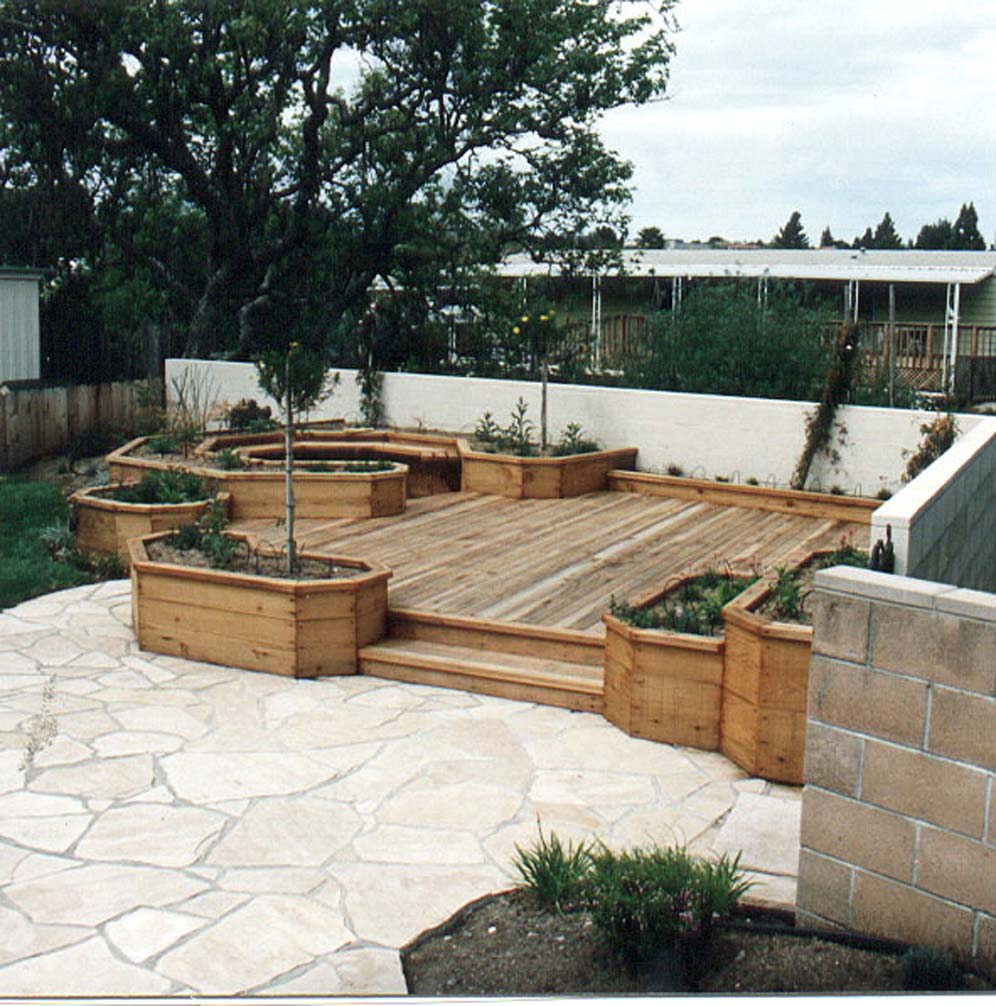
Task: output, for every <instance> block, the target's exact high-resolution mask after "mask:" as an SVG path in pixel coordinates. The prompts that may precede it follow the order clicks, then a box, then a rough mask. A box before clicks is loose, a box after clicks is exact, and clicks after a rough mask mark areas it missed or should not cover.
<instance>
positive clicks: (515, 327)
mask: <svg viewBox="0 0 996 1006" xmlns="http://www.w3.org/2000/svg"><path fill="white" fill-rule="evenodd" d="M518 334H519V326H518V325H513V326H512V335H518Z"/></svg>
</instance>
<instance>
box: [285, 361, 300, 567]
mask: <svg viewBox="0 0 996 1006" xmlns="http://www.w3.org/2000/svg"><path fill="white" fill-rule="evenodd" d="M292 393H293V392H292V389H291V364H290V353H288V354H287V413H286V422H285V424H284V485H285V487H286V490H287V493H286V496H287V499H286V510H287V512H286V523H287V575H288V576H293V575H294V570H295V567H296V566H297V554H296V552H297V545H296V543H295V541H294V407H293V404H292V402H293V398H292V397H291V396H292Z"/></svg>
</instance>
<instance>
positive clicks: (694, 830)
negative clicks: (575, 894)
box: [609, 799, 733, 848]
mask: <svg viewBox="0 0 996 1006" xmlns="http://www.w3.org/2000/svg"><path fill="white" fill-rule="evenodd" d="M732 803H733V801H732V799H731V800H730V802H729V803H728V804H727V805H726V806H727V808H729V807H730V806H732ZM713 820H714V819H713V818H707V817H697V816H695V815H694V814H688V813H685V812H684V811H683V810H682V809H680V808H673V807H647V808H637V809H636V810H634V811H632V812H631V813H629V814H627V815H626V816H625V817H623V818H622V819H621V820H619V821H617V822H616V823H615V824H614V825H613V827H612V831H611V833H610V835H611V841H610V843H609V844H611V845H613V846H614V847H616V848H622V847H624V846H633V845H641V846H647V845H651V844H653V843H657V844H659V845H668V846H682V845H691V843H692V842H694V841H695V840H696V839H697V838H698V837H699V836H700V835H702V834H703V833H704V832H705V831H706V830H707V829H708V828H709V827H710V825H711V824H712V822H713Z"/></svg>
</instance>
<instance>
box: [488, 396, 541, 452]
mask: <svg viewBox="0 0 996 1006" xmlns="http://www.w3.org/2000/svg"><path fill="white" fill-rule="evenodd" d="M528 409H529V406H528V405H527V404H526V400H525V399H524V398H520V399H519V400H518V401H517V402H516V403H515V408H514V409H513V410H512V415H511V418H510V419H509V423H508V426H504V427H502V429H501V431H500V432H499V434H498V438H497V441H496V443H497V446H498V448H499V450H502V451H507V452H509V453H510V454H516V455H518V456H519V457H521V458H531V457H534V456H535V455H536V453H537V448H536V442H535V441H534V440H533V431H534V430H535V428H536V427H535V426H534V424H533V421H532V420H531V419H529V418H527V416H526V412H527V411H528Z"/></svg>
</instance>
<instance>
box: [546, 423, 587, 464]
mask: <svg viewBox="0 0 996 1006" xmlns="http://www.w3.org/2000/svg"><path fill="white" fill-rule="evenodd" d="M597 450H598V444H597V443H596V442H595V441H594V440H592V439H591V438H590V437H586V436H585V435H584V430H582V429H581V424H580V423H568V424H567V428H566V429H565V430H564V432H563V433H561V434H560V439H559V440H558V441H557V443H556V444H555V445H554V447H553V450H552V451H551V453H552V454H553V456H554V457H556V458H562V457H566V456H567V455H568V454H591V453H592V452H593V451H597Z"/></svg>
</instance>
